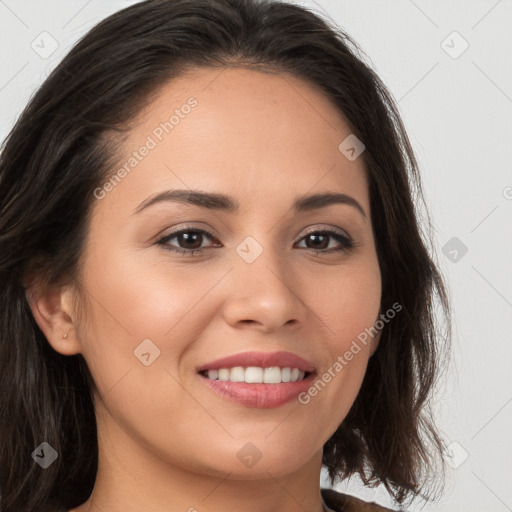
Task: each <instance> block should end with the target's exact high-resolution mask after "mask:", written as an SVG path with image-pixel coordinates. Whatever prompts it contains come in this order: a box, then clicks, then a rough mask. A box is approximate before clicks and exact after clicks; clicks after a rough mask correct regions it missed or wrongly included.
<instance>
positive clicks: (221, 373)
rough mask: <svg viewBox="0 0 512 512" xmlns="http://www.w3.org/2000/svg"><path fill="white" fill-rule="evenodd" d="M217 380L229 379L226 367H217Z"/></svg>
mask: <svg viewBox="0 0 512 512" xmlns="http://www.w3.org/2000/svg"><path fill="white" fill-rule="evenodd" d="M219 380H229V370H228V369H226V368H221V369H219Z"/></svg>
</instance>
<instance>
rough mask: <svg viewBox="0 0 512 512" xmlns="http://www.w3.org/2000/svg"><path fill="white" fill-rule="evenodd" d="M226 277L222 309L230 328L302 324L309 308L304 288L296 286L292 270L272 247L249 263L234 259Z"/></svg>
mask: <svg viewBox="0 0 512 512" xmlns="http://www.w3.org/2000/svg"><path fill="white" fill-rule="evenodd" d="M228 279H229V285H228V287H227V289H226V296H227V299H226V301H225V304H224V311H223V312H224V318H225V320H226V322H227V323H228V324H229V325H231V326H232V327H235V328H238V329H239V328H244V329H256V330H258V331H261V332H272V331H275V330H278V329H280V328H281V327H283V326H286V327H287V328H289V329H291V330H296V329H298V328H300V326H301V325H304V321H305V319H306V316H307V309H308V308H307V306H306V305H305V303H304V297H303V295H304V290H300V289H299V288H300V287H298V286H297V284H298V283H299V280H298V279H296V276H295V275H294V269H293V268H291V267H290V266H289V265H288V266H287V265H285V264H284V263H283V261H282V260H280V259H279V258H278V257H277V255H276V254H275V252H273V251H272V250H271V249H265V250H264V251H263V252H262V253H261V254H260V256H259V257H258V258H257V259H256V260H255V261H253V262H252V263H248V262H247V261H245V260H244V259H243V258H238V257H237V258H234V268H233V270H232V271H231V272H230V273H229V278H228Z"/></svg>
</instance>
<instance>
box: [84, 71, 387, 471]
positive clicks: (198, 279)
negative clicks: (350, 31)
mask: <svg viewBox="0 0 512 512" xmlns="http://www.w3.org/2000/svg"><path fill="white" fill-rule="evenodd" d="M191 98H192V99H191ZM172 116H174V117H172ZM135 125H136V126H135V127H134V128H133V129H132V130H131V131H130V133H129V136H128V139H127V140H126V141H125V142H123V144H122V147H121V148H120V154H121V155H122V156H121V158H120V161H119V165H118V166H117V167H116V168H115V169H112V172H113V173H117V178H115V179H113V180H111V183H110V184H107V185H105V186H104V187H102V188H101V190H98V189H97V191H96V197H97V198H95V199H93V216H92V220H91V224H90V230H89V233H88V240H87V245H86V251H85V252H84V254H83V261H82V263H83V267H82V268H83V275H82V279H83V281H82V285H83V286H84V287H85V289H86V290H87V295H88V297H89V299H90V300H89V302H90V306H89V308H88V309H87V310H86V315H85V317H86V322H85V323H84V324H82V325H80V324H79V323H78V321H77V319H75V321H76V323H75V329H76V332H75V334H76V340H77V341H76V343H77V347H78V351H80V352H81V353H82V354H83V356H84V358H85V359H86V361H87V364H88V366H89V368H90V370H91V373H92V376H93V378H94V381H95V383H96V386H97V390H95V407H96V412H97V418H98V426H99V430H100V449H101V446H105V447H106V446H108V450H109V452H110V453H115V456H116V457H117V460H118V461H119V462H120V463H122V464H125V467H130V466H131V464H132V463H133V461H134V460H137V461H138V464H139V466H138V467H142V466H140V464H141V462H140V461H141V460H144V461H146V462H147V461H151V460H153V461H155V460H158V461H159V463H162V462H163V463H165V464H167V465H171V466H175V467H181V468H185V469H187V470H191V471H194V472H200V473H205V474H212V475H226V474H227V473H231V477H232V478H242V479H244V478H261V477H262V476H267V477H268V474H269V473H270V474H272V475H274V476H278V475H284V474H287V473H291V472H292V471H295V470H297V469H299V468H301V467H303V466H305V465H306V464H308V463H309V464H310V465H314V466H315V468H316V469H318V468H319V466H320V461H321V451H322V446H323V444H324V443H325V442H326V441H327V439H328V438H329V437H330V436H331V435H332V434H333V432H334V431H335V430H336V428H337V427H338V426H339V424H340V423H341V421H342V420H343V419H344V417H345V416H346V414H347V412H348V410H349V408H350V407H351V405H352V403H353V401H354V399H355V397H356V395H357V393H358V390H359V388H360V385H361V382H362V379H363V377H364V373H365V369H366V365H367V362H368V358H369V357H370V354H371V352H372V351H373V350H375V348H376V343H377V339H378V337H376V338H374V339H372V340H370V341H369V343H367V344H366V345H365V344H361V343H360V344H359V345H360V350H359V351H358V352H357V353H356V354H355V355H353V358H352V359H351V360H350V361H347V360H346V358H343V355H344V354H345V353H346V352H347V351H348V350H350V347H351V344H352V343H353V341H354V340H357V337H358V335H359V334H360V333H362V332H364V331H365V329H366V328H369V327H371V326H373V325H374V323H375V321H376V319H377V318H378V315H379V306H380V298H381V278H380V271H379V266H378V260H377V254H376V250H375V244H374V239H373V234H372V225H371V220H370V205H369V196H368V184H367V178H366V174H365V168H364V164H363V159H362V157H361V158H355V159H349V158H347V156H345V153H342V152H341V150H340V149H339V145H340V143H341V142H342V141H344V140H345V139H346V137H347V136H349V135H350V134H351V130H350V128H349V126H348V125H347V124H346V122H345V121H344V119H343V118H342V117H341V116H340V115H339V114H338V113H337V111H336V110H335V108H334V107H333V105H332V104H331V103H330V102H329V101H328V100H327V99H326V98H325V97H324V96H323V94H321V93H320V92H318V91H316V90H315V89H313V88H312V87H311V86H309V85H308V84H306V83H304V82H302V81H300V80H298V79H297V78H292V77H290V76H285V75H281V76H277V75H270V74H263V73H260V72H256V71H248V70H236V69H224V70H222V72H221V71H219V70H205V69H202V70H196V71H195V72H194V73H193V74H190V75H188V76H186V77H182V78H180V79H176V80H174V81H172V83H170V84H168V85H167V86H165V87H164V88H163V89H162V90H161V92H160V93H159V95H158V97H157V98H156V99H155V100H154V101H153V102H152V103H151V104H150V106H149V107H148V108H146V109H145V110H144V111H143V113H142V114H141V116H140V118H139V119H137V121H136V123H135ZM349 140H350V139H349ZM144 148H145V149H144ZM346 154H348V155H351V153H346ZM125 164H126V165H125ZM123 166H124V172H123V171H120V172H117V171H118V170H119V169H121V168H122V167H123ZM177 190H181V191H185V192H186V193H190V194H191V193H193V192H194V193H196V192H197V193H204V194H215V195H216V197H217V198H218V197H220V196H221V195H222V196H223V199H222V201H220V200H219V199H216V200H215V201H211V200H207V199H203V200H202V201H197V200H195V201H194V200H193V199H194V198H193V197H192V199H191V200H189V201H187V199H186V197H185V196H184V195H183V194H180V197H181V199H180V200H176V199H175V200H161V201H156V202H151V199H152V198H155V197H156V196H158V195H159V194H162V193H163V192H167V191H174V192H176V191H177ZM326 193H329V194H344V195H346V196H348V197H349V198H350V199H348V200H347V201H346V202H325V204H323V205H322V204H321V202H320V201H311V202H308V201H305V202H304V198H305V197H308V196H312V195H315V194H326ZM224 196H226V197H225V198H224ZM298 200H301V201H302V202H301V203H300V204H301V205H302V207H299V208H298V207H296V206H295V203H296V202H297V201H298ZM198 202H200V203H202V205H200V204H198ZM228 202H229V203H230V204H236V205H238V207H237V208H236V209H230V208H227V203H228ZM326 231H329V232H331V233H327V234H326V233H325V232H326ZM178 232H181V234H179V235H176V234H175V235H174V236H173V235H172V233H178ZM204 232H207V233H209V234H205V233H204ZM321 232H323V234H322V233H321ZM315 234H316V235H315ZM163 237H166V238H165V239H164V240H163V241H162V242H161V243H158V242H159V240H161V239H163ZM346 239H348V240H349V241H352V242H353V247H352V248H348V247H347V244H346ZM180 249H181V250H182V251H188V252H187V253H186V254H182V253H179V252H176V251H178V250H180ZM197 249H201V251H200V252H198V251H197ZM336 249H341V250H336ZM192 250H195V252H194V253H193V254H192ZM317 251H320V252H318V253H317ZM352 346H353V345H352ZM276 352H281V353H282V352H286V353H288V354H284V355H283V354H280V355H278V357H277V358H275V359H266V357H267V356H269V357H270V356H272V355H273V354H275V353H276ZM250 353H252V354H250ZM254 353H256V354H254ZM258 353H259V354H258ZM293 355H294V356H298V357H300V358H302V359H303V360H305V361H306V362H307V364H308V365H309V370H312V373H309V372H308V373H306V374H305V377H306V378H307V380H306V382H301V381H298V382H296V383H289V382H288V383H286V382H281V383H277V382H276V383H273V384H272V383H267V384H262V383H257V382H256V383H251V382H249V383H240V382H230V381H224V380H214V379H210V378H208V376H207V373H208V372H206V375H205V373H204V372H203V373H200V372H199V370H202V369H203V370H208V369H209V370H212V371H211V372H210V377H213V378H214V377H215V376H216V372H215V371H213V370H217V374H218V375H219V376H220V377H221V379H225V378H230V379H231V378H232V379H233V380H240V379H243V380H248V381H251V380H252V379H254V380H256V381H257V380H258V379H260V378H265V380H267V381H268V380H270V381H273V379H276V380H277V381H279V380H283V379H284V380H288V379H291V378H295V377H296V374H297V373H298V372H297V371H292V370H290V371H288V370H282V368H285V367H289V368H291V369H293V368H298V370H301V368H302V371H306V370H307V369H308V368H306V367H305V366H303V364H304V363H303V362H298V361H297V360H294V359H293ZM232 356H235V358H234V359H231V360H230V361H224V362H219V363H216V361H218V360H219V359H223V358H227V357H230V358H231V357H232ZM339 356H341V357H342V358H343V360H344V361H345V363H344V364H342V369H341V370H340V369H339V366H336V365H335V363H336V361H338V362H339V361H340V359H339ZM244 357H245V359H244ZM240 366H241V367H242V369H240V368H239V367H240ZM267 366H270V367H279V368H281V370H276V369H273V370H268V371H266V372H265V371H264V370H259V368H260V367H267ZM232 367H238V368H236V369H235V370H233V371H231V368H232ZM246 367H251V369H250V370H247V371H246V370H245V368H246ZM219 368H223V370H219ZM334 368H337V370H335V369H334ZM329 369H330V372H331V379H329V382H327V383H325V385H324V386H318V389H317V392H316V394H315V393H314V392H313V395H314V396H312V395H311V394H308V393H307V391H308V389H309V388H310V387H311V386H312V385H313V384H314V382H315V381H316V380H318V378H320V377H321V376H322V374H324V373H325V372H328V371H329ZM262 375H263V377H262ZM301 376H302V374H300V373H299V378H300V377H301ZM299 393H301V395H300V396H301V398H302V399H301V400H299ZM308 397H309V399H308ZM132 467H133V466H132Z"/></svg>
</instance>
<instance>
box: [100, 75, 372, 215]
mask: <svg viewBox="0 0 512 512" xmlns="http://www.w3.org/2000/svg"><path fill="white" fill-rule="evenodd" d="M132 126H133V128H132V129H131V131H130V132H129V135H128V138H127V140H126V141H125V142H124V143H123V145H122V146H121V148H120V152H119V153H120V156H121V158H120V160H119V162H118V168H121V167H122V166H124V168H125V170H126V171H127V172H125V173H123V175H124V176H123V179H122V180H121V181H120V182H119V184H118V185H116V186H115V187H114V188H115V190H114V191H113V192H112V193H109V194H108V199H109V201H116V200H118V201H122V202H123V203H127V204H130V205H132V207H133V208H135V207H136V206H137V205H138V204H139V203H140V202H141V201H142V200H144V199H145V198H146V197H147V196H149V195H151V194H154V193H155V192H158V191H161V190H163V189H165V188H168V189H171V188H187V187H190V188H197V185H200V186H201V188H202V189H204V190H207V191H215V192H226V191H231V195H238V196H239V199H240V202H241V203H243V202H244V201H247V202H251V201H256V199H257V200H258V202H259V204H261V202H262V201H263V202H265V201H268V202H269V203H270V202H273V201H274V199H275V196H276V194H278V195H279V196H280V197H282V198H285V197H286V196H288V195H291V196H294V197H295V196H297V195H302V194H304V193H306V192H308V191H315V190H316V189H334V190H338V191H340V192H345V193H351V194H353V195H356V196H358V200H359V201H360V202H361V203H363V205H366V208H367V207H368V197H367V183H366V172H365V168H364V162H363V159H362V158H357V159H356V160H354V161H350V160H349V159H347V158H346V156H345V155H344V154H343V153H342V152H341V151H340V150H339V148H338V147H339V145H340V143H341V142H342V141H343V140H344V139H346V137H347V136H349V135H350V134H351V129H350V127H349V125H348V123H347V122H346V120H345V118H344V116H343V114H342V113H340V112H339V110H338V109H337V108H336V107H335V106H334V105H333V104H332V103H331V101H330V100H329V99H328V98H327V97H326V96H325V95H324V94H323V93H322V92H321V91H320V90H319V89H318V88H317V87H315V86H313V85H311V84H309V83H308V82H305V81H303V80H301V79H299V78H296V77H294V76H291V75H289V74H282V73H281V74H274V73H272V74H271V73H263V72H260V71H254V70H248V69H238V68H222V69H209V68H206V69H196V70H193V71H190V72H188V73H187V74H186V75H184V76H181V77H179V78H175V79H173V80H172V81H170V82H168V83H167V84H165V85H164V86H163V87H161V88H160V89H159V90H158V93H157V94H156V95H155V96H154V98H153V100H152V101H151V103H150V104H149V105H148V106H147V107H146V108H145V109H144V110H143V111H142V112H141V113H140V115H139V116H138V118H137V119H136V121H135V122H134V123H132ZM144 148H146V149H144ZM148 148H149V149H148ZM141 150H143V151H141ZM141 153H144V155H143V156H141ZM115 170H116V169H113V170H112V171H113V172H115ZM125 176H126V177H125ZM286 202H288V201H286Z"/></svg>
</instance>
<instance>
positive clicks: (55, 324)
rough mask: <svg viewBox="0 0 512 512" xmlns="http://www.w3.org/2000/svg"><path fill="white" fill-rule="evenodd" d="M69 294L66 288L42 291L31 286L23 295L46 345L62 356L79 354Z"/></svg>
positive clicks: (60, 287)
mask: <svg viewBox="0 0 512 512" xmlns="http://www.w3.org/2000/svg"><path fill="white" fill-rule="evenodd" d="M71 294H72V290H71V289H70V288H69V287H68V286H53V287H48V288H46V289H44V290H41V289H37V287H35V286H33V287H31V288H29V289H28V290H27V291H26V294H25V295H26V298H27V302H28V304H29V306H30V309H31V311H32V315H33V316H34V319H35V321H36V323H37V325H38V326H39V328H40V329H41V331H42V332H43V334H44V335H45V337H46V339H47V340H48V343H49V344H50V345H51V346H52V348H53V349H54V350H55V351H57V352H59V353H60V354H63V355H74V354H77V353H79V352H80V346H79V343H78V340H77V338H76V335H75V326H74V324H73V318H72V309H71V304H72V302H71Z"/></svg>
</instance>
